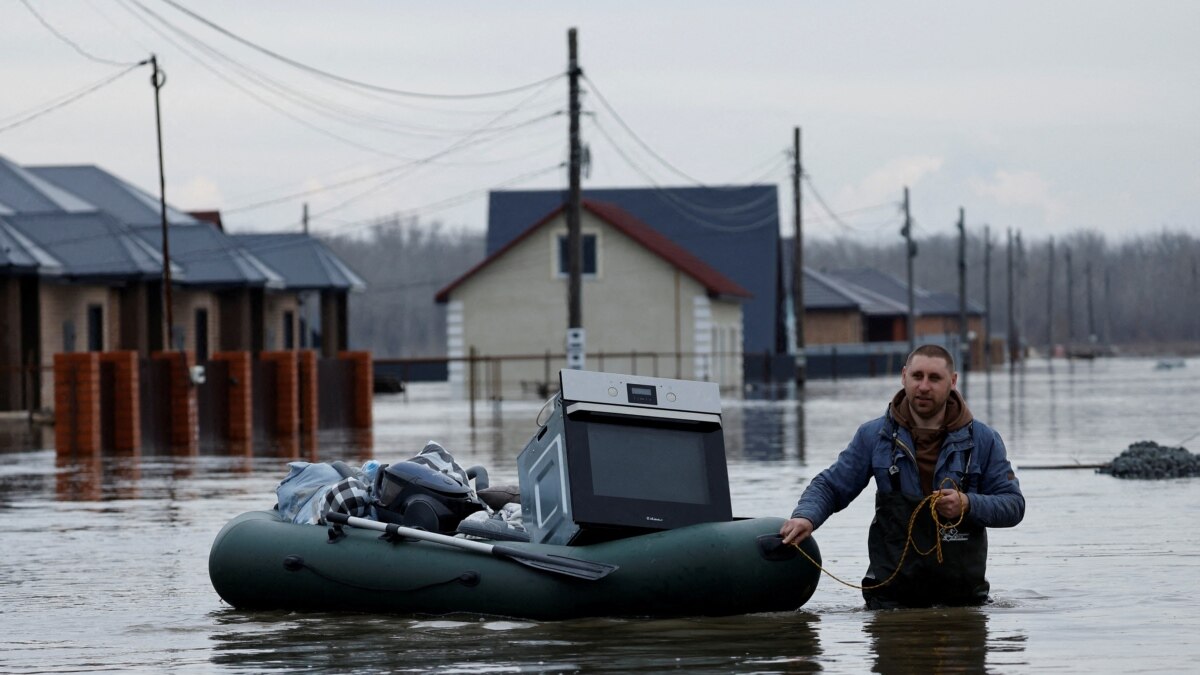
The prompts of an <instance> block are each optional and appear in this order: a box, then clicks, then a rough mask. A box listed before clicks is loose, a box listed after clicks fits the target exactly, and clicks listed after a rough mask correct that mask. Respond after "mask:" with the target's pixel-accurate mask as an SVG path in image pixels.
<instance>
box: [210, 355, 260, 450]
mask: <svg viewBox="0 0 1200 675" xmlns="http://www.w3.org/2000/svg"><path fill="white" fill-rule="evenodd" d="M210 360H212V361H222V362H224V363H227V364H229V389H228V390H227V391H226V392H225V410H226V417H227V418H228V419H227V421H226V427H225V438H226V439H227V440H230V441H250V440H253V439H254V396H253V394H254V382H253V379H254V376H253V372H254V370H253V369H252V368H251V365H250V352H216V353H214V354H213V355H212V357H211V359H210Z"/></svg>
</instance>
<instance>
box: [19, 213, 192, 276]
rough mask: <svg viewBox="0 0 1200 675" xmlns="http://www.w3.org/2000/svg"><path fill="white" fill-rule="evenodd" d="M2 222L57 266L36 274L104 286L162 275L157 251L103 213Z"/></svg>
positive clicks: (45, 215)
mask: <svg viewBox="0 0 1200 675" xmlns="http://www.w3.org/2000/svg"><path fill="white" fill-rule="evenodd" d="M3 218H4V222H5V223H7V224H8V225H9V226H11V227H12V229H13V230H15V232H16V234H17V235H18V236H20V237H24V238H25V240H27V241H28V242H29V243H30V244H32V245H33V246H34V247H36V248H37V249H40V251H42V252H43V253H42V255H44V256H47V259H51V260H53V261H55V262H56V267H47V268H46V269H39V273H42V274H61V275H62V276H64V277H67V278H72V279H104V280H142V279H154V278H157V277H159V276H160V275H161V274H162V256H160V255H159V253H158V251H155V250H154V249H153V248H152V247H150V246H149V245H148V244H146V242H144V241H142V240H141V239H139V238H138V237H137V236H135V235H134V234H133V232H132V231H130V230H129V228H128V227H126V226H125V225H123V224H122V223H120V222H119V221H117V220H116V219H115V218H113V217H112V216H110V215H109V214H107V213H104V212H102V211H87V212H82V213H23V214H13V215H7V216H4V217H3ZM27 252H29V251H28V248H27ZM171 273H172V275H173V276H175V277H176V278H178V279H179V280H180V281H183V280H185V278H186V275H185V273H184V272H183V270H181V269H179V268H178V266H177V265H175V264H172V265H171Z"/></svg>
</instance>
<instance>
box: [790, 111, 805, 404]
mask: <svg viewBox="0 0 1200 675" xmlns="http://www.w3.org/2000/svg"><path fill="white" fill-rule="evenodd" d="M803 176H804V164H803V163H802V162H801V161H800V127H796V128H795V129H793V130H792V208H793V209H794V211H795V228H794V231H793V232H792V316H793V324H794V325H795V333H796V351H795V354H796V356H795V364H796V385H797V386H799V387H803V386H804V379H805V370H806V369H807V367H808V362H807V359H806V358H805V354H804V216H803V214H802V213H801V211H800V205H801V198H800V196H801V195H800V180H801V178H802V177H803Z"/></svg>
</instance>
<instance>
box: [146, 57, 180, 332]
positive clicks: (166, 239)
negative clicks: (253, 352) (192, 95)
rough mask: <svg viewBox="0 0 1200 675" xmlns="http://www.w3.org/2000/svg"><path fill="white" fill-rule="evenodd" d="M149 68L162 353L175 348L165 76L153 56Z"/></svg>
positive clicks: (156, 58)
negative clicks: (155, 157)
mask: <svg viewBox="0 0 1200 675" xmlns="http://www.w3.org/2000/svg"><path fill="white" fill-rule="evenodd" d="M150 67H151V68H152V69H153V70H154V73H153V74H151V75H150V84H151V85H153V86H154V128H155V131H156V133H157V138H158V206H159V214H160V217H161V222H162V285H163V310H164V311H163V320H164V321H166V333H165V334H164V338H163V339H164V345H163V351H170V350H171V349H173V348H174V347H175V340H174V339H173V338H174V336H173V335H172V332H173V330H174V326H175V316H174V312H173V309H172V306H171V304H172V303H171V238H170V236H168V233H167V177H166V172H164V171H163V142H162V109H161V107H160V105H159V102H158V98H159V96H158V92H159V90H161V89H162V88H163V86H165V85H166V84H167V74H166V73H164V72H163V71H161V70H159V69H158V57H157V56H155V55H154V54H151V55H150Z"/></svg>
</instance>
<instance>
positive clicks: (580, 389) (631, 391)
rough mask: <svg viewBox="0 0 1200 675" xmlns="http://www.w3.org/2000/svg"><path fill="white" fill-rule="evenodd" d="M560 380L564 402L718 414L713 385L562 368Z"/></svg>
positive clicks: (718, 395) (718, 399)
mask: <svg viewBox="0 0 1200 675" xmlns="http://www.w3.org/2000/svg"><path fill="white" fill-rule="evenodd" d="M559 381H560V383H561V384H562V389H561V392H562V398H563V400H564V401H586V402H590V403H607V404H610V405H630V406H639V407H648V408H662V409H664V410H684V411H689V412H703V413H713V414H716V415H719V414H721V392H720V389H719V388H718V387H717V385H716V383H715V382H698V381H695V380H672V379H667V378H664V377H644V376H641V375H622V374H619V373H599V372H594V371H589V370H569V369H565V368H564V369H563V370H561V371H559Z"/></svg>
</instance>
